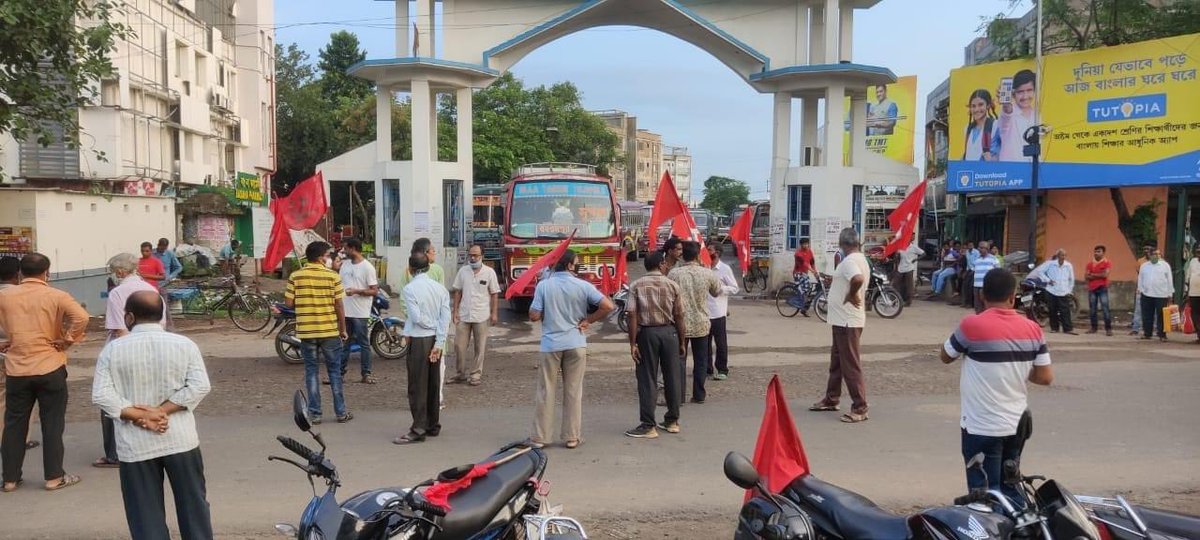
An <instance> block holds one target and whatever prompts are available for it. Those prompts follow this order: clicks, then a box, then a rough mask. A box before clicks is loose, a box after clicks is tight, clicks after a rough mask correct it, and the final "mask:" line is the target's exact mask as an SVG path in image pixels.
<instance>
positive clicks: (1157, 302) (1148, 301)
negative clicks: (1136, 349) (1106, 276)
mask: <svg viewBox="0 0 1200 540" xmlns="http://www.w3.org/2000/svg"><path fill="white" fill-rule="evenodd" d="M1138 292H1139V293H1141V295H1142V300H1141V302H1142V339H1150V337H1151V333H1152V332H1153V331H1154V330H1155V329H1156V328H1157V329H1158V337H1159V338H1160V339H1163V340H1166V339H1167V331H1166V327H1165V326H1163V308H1165V307H1167V304H1168V303H1170V301H1171V297H1172V296H1174V295H1175V280H1174V277H1173V276H1172V275H1171V265H1169V264H1167V261H1164V260H1161V259H1160V260H1159V261H1158V262H1157V263H1154V262H1150V261H1146V262H1145V263H1143V264H1142V269H1141V270H1140V271H1138Z"/></svg>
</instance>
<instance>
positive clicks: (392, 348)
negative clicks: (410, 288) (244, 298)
mask: <svg viewBox="0 0 1200 540" xmlns="http://www.w3.org/2000/svg"><path fill="white" fill-rule="evenodd" d="M389 307H391V301H390V300H388V297H387V295H385V294H384V293H383V292H380V293H379V294H377V295H375V298H374V300H373V301H372V302H371V318H370V319H369V321H370V322H369V323H368V327H367V336H368V337H369V339H370V341H371V350H372V351H374V352H375V354H376V355H379V356H380V357H381V358H386V359H388V360H396V359H399V358H403V357H404V355H405V354H406V353H407V352H408V345H407V344H406V343H405V342H404V339H403V336H402V335H401V331H402V330H403V329H404V321H402V320H400V318H399V317H393V316H389V315H385V311H386V310H387V309H388V308H389ZM271 312H272V313H273V314H274V317H275V324H274V325H273V326H271V329H270V330H268V331H267V333H266V335H265V336H263V337H264V338H265V337H268V336H270V335H271V334H275V354H277V355H278V356H279V358H280V359H281V360H283V361H284V362H287V363H289V364H303V363H304V357H303V356H301V354H300V338H297V337H296V310H295V309H293V308H290V307H287V306H286V305H284V304H281V303H275V304H274V305H272V306H271ZM347 347H350V352H351V353H355V352H358V350H359V348H360V347H361V346H360V345H359V344H358V342H356V341H351V342H350V343H349V344H348V345H347Z"/></svg>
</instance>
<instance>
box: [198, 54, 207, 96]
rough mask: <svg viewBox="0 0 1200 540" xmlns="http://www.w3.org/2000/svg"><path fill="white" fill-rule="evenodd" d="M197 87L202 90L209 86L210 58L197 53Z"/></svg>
mask: <svg viewBox="0 0 1200 540" xmlns="http://www.w3.org/2000/svg"><path fill="white" fill-rule="evenodd" d="M196 86H197V87H199V88H200V89H201V90H203V89H204V87H205V86H208V57H207V56H204V55H203V54H201V53H196Z"/></svg>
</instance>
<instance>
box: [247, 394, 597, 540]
mask: <svg viewBox="0 0 1200 540" xmlns="http://www.w3.org/2000/svg"><path fill="white" fill-rule="evenodd" d="M306 403H307V401H306V400H305V397H304V393H303V392H302V391H296V394H295V395H294V396H293V398H292V416H293V420H294V421H295V422H296V427H298V428H300V430H301V431H304V432H306V433H308V434H309V435H311V436H312V438H313V440H315V441H316V442H317V444H318V445H320V446H321V449H320V451H317V450H313V449H311V448H308V447H306V446H304V445H303V444H301V443H300V442H298V441H296V440H295V439H292V438H290V437H285V436H282V435H280V436H278V437H276V439H277V440H278V441H279V442H280V444H282V445H283V447H284V448H287V449H288V450H290V451H291V452H292V453H294V454H296V455H297V456H299V457H300V461H295V460H293V459H290V458H285V457H279V456H270V457H268V458H267V459H268V460H269V461H282V462H284V463H288V464H291V465H292V466H294V467H296V468H298V469H300V470H302V471H304V473H305V474H306V475H307V476H308V481H309V483H310V484H313V479H320V480H322V481H324V482H325V486H326V490H325V493H324V494H323V495H322V494H318V493H317V492H316V486H315V484H313V498H312V500H311V501H309V503H308V506H306V507H305V508H304V512H303V513H302V514H301V515H300V522H299V525H292V524H289V523H280V524H277V525H275V530H276V531H278V532H280V533H281V534H284V535H287V536H289V537H292V538H296V539H298V540H310V539H328V540H382V539H386V538H404V539H423V540H468V539H471V540H483V539H495V540H530V539H534V538H556V539H562V540H586V539H587V536H586V534H585V533H584V530H583V526H582V525H580V524H579V522H577V521H575V520H573V519H571V518H567V517H561V516H555V515H551V514H550V513H547V512H543V510H544V508H543V507H544V506H546V501H545V495H546V493H547V492H548V491H549V489H548V488H549V484H547V483H543V482H542V476H543V475H544V474H545V472H546V463H547V461H548V459H547V457H546V454H545V453H544V452H542V451H541V450H539V449H536V448H531V447H528V446H524V445H522V444H511V445H508V446H506V447H504V448H501V449H500V451H499V452H497V453H496V454H495V455H493V456H491V457H490V458H488V461H487V462H485V463H484V464H469V465H464V466H460V467H456V468H454V469H449V470H446V471H443V472H442V473H441V474H439V475H438V478H437V479H430V480H426V481H424V482H422V483H420V484H418V485H416V486H413V487H411V488H406V487H391V488H380V489H373V490H369V491H364V492H362V493H359V494H357V495H355V496H353V497H350V498H349V499H346V500H345V501H343V502H342V503H340V504H339V503H338V502H337V498H336V494H337V489H338V488H339V487H340V486H341V481H340V478H339V475H338V470H337V467H336V466H334V464H333V462H332V461H330V460H329V458H327V457H326V456H325V452H326V450H327V448H326V446H325V441H324V440H323V439H322V437H321V434H320V433H313V432H312V424H311V422H310V421H309V419H308V414H307V404H306ZM484 465H492V467H491V468H490V469H487V470H486V472H485V473H484V474H483V475H480V476H469V477H468V474H469V473H472V472H473V470H474V469H477V468H480V467H481V466H484ZM464 477H467V478H471V480H469V481H466V482H469V483H468V485H466V487H465V488H462V489H461V490H459V491H457V492H454V493H452V494H451V495H449V499H448V507H447V506H442V505H440V504H436V503H435V502H432V501H430V500H429V499H427V498H426V497H425V493H426V492H427V491H425V490H423V489H422V488H427V487H429V486H433V485H434V483H435V482H455V481H461V480H462V479H463V478H464Z"/></svg>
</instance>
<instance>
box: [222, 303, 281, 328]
mask: <svg viewBox="0 0 1200 540" xmlns="http://www.w3.org/2000/svg"><path fill="white" fill-rule="evenodd" d="M229 320H231V321H233V325H234V326H236V327H238V328H240V329H242V330H244V331H246V332H257V331H259V330H262V329H263V328H266V327H267V325H268V324H270V322H271V303H270V302H269V301H267V299H266V298H265V297H262V296H258V295H253V294H240V295H237V296H234V297H233V298H230V299H229Z"/></svg>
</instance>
